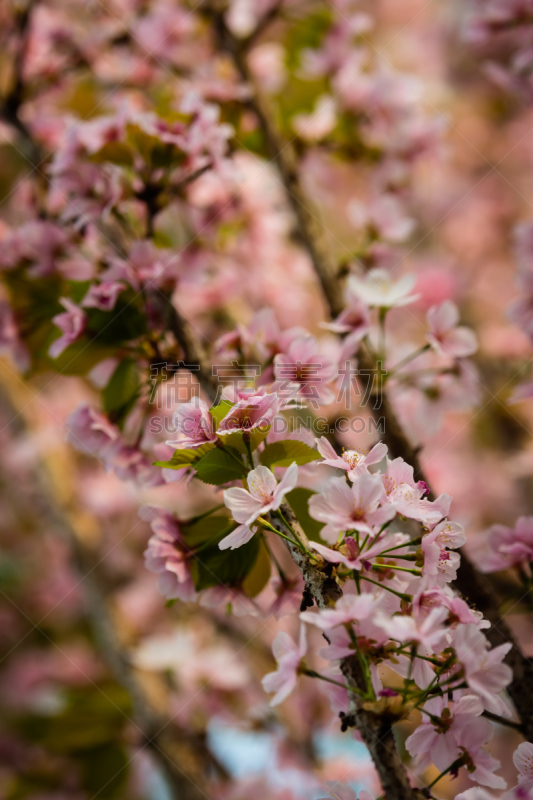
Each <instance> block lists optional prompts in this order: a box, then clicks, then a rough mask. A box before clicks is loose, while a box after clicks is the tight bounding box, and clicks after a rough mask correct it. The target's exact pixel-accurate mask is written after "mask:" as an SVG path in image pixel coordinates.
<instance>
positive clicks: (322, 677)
mask: <svg viewBox="0 0 533 800" xmlns="http://www.w3.org/2000/svg"><path fill="white" fill-rule="evenodd" d="M302 675H307V676H308V677H309V678H318V679H319V680H321V681H326V682H327V683H332V684H333V686H340V688H341V689H346V690H347V691H348V692H354V693H355V694H361V692H359V691H358V690H357V689H352V688H351V687H348V686H346V684H345V683H339V681H334V680H333V679H332V678H328V677H327V676H326V675H321V674H320V672H315V670H314V669H304V670H302Z"/></svg>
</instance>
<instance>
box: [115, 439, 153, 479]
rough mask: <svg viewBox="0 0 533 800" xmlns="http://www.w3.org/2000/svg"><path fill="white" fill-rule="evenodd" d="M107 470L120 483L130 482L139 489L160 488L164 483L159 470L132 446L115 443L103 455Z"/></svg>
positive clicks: (119, 442)
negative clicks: (113, 474)
mask: <svg viewBox="0 0 533 800" xmlns="http://www.w3.org/2000/svg"><path fill="white" fill-rule="evenodd" d="M105 464H106V467H107V469H109V470H111V471H112V472H114V473H115V475H116V476H117V478H118V479H119V480H121V481H132V482H134V483H136V484H137V485H138V486H141V487H150V486H160V485H161V484H162V483H164V482H165V480H164V478H163V475H162V474H161V470H160V469H158V468H157V467H154V466H153V465H152V463H151V461H149V460H148V459H147V458H146V456H145V455H144V454H143V453H142V452H141V450H139V449H138V448H137V447H135V446H133V445H127V444H124V443H123V442H121V441H117V442H115V443H114V444H113V445H112V446H111V447H110V449H109V450H106V453H105Z"/></svg>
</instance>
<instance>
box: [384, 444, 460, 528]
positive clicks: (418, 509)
mask: <svg viewBox="0 0 533 800" xmlns="http://www.w3.org/2000/svg"><path fill="white" fill-rule="evenodd" d="M413 474H414V473H413V467H412V466H410V464H407V463H406V462H405V461H404V460H403V458H395V459H394V461H390V460H389V459H387V469H386V471H385V474H384V475H383V486H384V488H385V491H386V493H387V496H388V499H389V502H390V503H394V504H395V505H396V507H397V511H398V513H399V514H401V515H402V516H404V517H408V518H409V519H416V520H418V521H419V522H422V523H423V524H424V525H428V526H431V525H435V524H436V523H437V522H439V521H440V520H441V519H442V517H443V516H445V515H446V514H447V513H448V510H449V506H450V503H451V497H450V496H449V495H445V494H443V495H441V496H440V497H439V498H437V500H435V501H434V502H431V501H429V500H426V499H425V498H424V495H425V494H426V492H427V486H426V484H425V483H424V482H423V481H418V482H417V483H415V481H414V477H413Z"/></svg>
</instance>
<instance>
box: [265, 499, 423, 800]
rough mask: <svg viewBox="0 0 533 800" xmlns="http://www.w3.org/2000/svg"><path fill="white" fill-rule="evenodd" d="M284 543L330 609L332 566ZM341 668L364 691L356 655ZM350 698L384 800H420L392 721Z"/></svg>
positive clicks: (286, 511) (290, 516)
mask: <svg viewBox="0 0 533 800" xmlns="http://www.w3.org/2000/svg"><path fill="white" fill-rule="evenodd" d="M282 510H283V516H284V517H285V519H286V520H287V522H288V523H289V524H290V525H291V527H292V528H293V529H294V530H295V531H296V533H297V534H298V537H299V539H300V541H301V542H302V543H303V544H304V546H306V547H308V545H309V541H308V539H307V536H306V535H305V533H304V531H303V530H302V528H301V527H300V525H299V523H298V520H297V519H296V516H295V515H294V513H293V511H292V509H291V508H290V507H289V506H288V504H287V503H284V504H283V506H282ZM270 522H271V524H272V525H273V526H274V527H275V528H277V529H278V530H280V531H281V532H282V533H287V530H286V529H285V527H284V525H283V523H282V522H281V521H280V520H278V519H276V518H275V517H271V519H270ZM285 543H286V545H287V548H288V550H289V552H290V554H291V556H292V558H293V561H294V563H295V564H296V565H297V566H298V568H299V569H300V571H301V573H302V576H303V579H304V581H305V588H306V591H307V593H308V594H310V595H311V597H313V599H314V600H315V602H316V604H317V606H318V607H319V608H329V607H330V606H331V605H333V604H334V603H335V602H336V601H337V600H338V599H339V598H340V597H342V590H341V588H340V586H339V585H338V583H337V581H336V580H335V578H334V577H332V569H331V566H332V565H331V564H327V563H325V562H323V561H322V560H321V559H320V558H317V559H311V558H310V556H308V555H306V554H305V553H303V552H302V550H300V548H298V547H296V546H295V545H292V544H290V543H289V542H285ZM340 667H341V670H342V674H343V675H344V678H345V680H346V684H347V686H348V687H353V688H354V689H356V690H359V691H366V678H365V676H364V674H363V672H362V669H361V665H360V663H359V660H358V658H357V656H356V655H353V656H349V657H348V658H343V659H342V660H341V662H340ZM350 698H351V699H350V708H349V716H350V717H351V719H352V720H353V721H352V724H354V723H355V725H356V727H357V730H358V731H359V733H360V734H361V738H362V739H363V741H364V743H365V744H366V746H367V747H368V750H369V752H370V755H371V756H372V760H373V762H374V765H375V767H376V770H377V772H378V774H379V777H380V780H381V785H382V787H383V791H384V794H385V797H386V798H387V800H420V798H422V794H421V792H420V791H419V790H418V789H414V788H413V787H412V786H411V785H410V783H409V778H408V774H407V769H406V767H405V765H404V764H403V763H402V761H401V759H400V756H399V755H398V751H397V749H396V743H395V741H394V735H393V732H392V723H393V721H394V719H393V717H392V716H391V717H387V715H386V714H385V715H384V714H376V713H374V712H373V711H371V710H368V709H366V708H365V707H364V704H363V703H361V702H360V700H359V695H357V694H355V693H351V695H350Z"/></svg>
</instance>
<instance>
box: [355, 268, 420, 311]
mask: <svg viewBox="0 0 533 800" xmlns="http://www.w3.org/2000/svg"><path fill="white" fill-rule="evenodd" d="M349 280H350V283H349V286H350V290H351V291H352V292H353V294H354V295H356V296H357V297H359V298H360V299H361V300H362V301H363V302H364V303H366V305H368V306H371V307H377V308H392V307H393V306H405V305H409V303H413V302H414V301H415V300H416V299H417V297H416V295H412V294H411V290H412V288H413V286H414V284H415V277H414V275H404V276H403V278H400V280H398V281H393V280H392V279H391V277H390V275H389V273H388V272H387V270H385V269H379V268H378V269H373V270H371V271H370V272H369V273H368V274H367V275H366V276H365V277H364V278H358V277H356V276H355V275H351V276H350V279H349Z"/></svg>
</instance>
